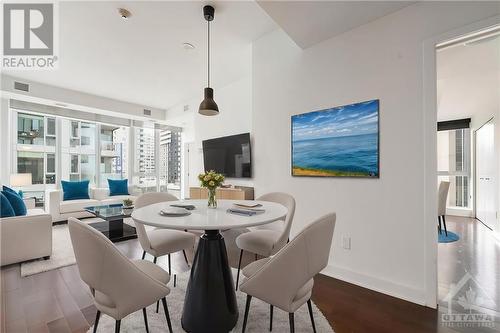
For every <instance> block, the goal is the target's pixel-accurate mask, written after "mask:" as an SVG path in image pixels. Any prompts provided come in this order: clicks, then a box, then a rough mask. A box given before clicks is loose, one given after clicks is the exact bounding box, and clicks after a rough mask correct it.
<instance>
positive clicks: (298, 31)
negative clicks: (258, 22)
mask: <svg viewBox="0 0 500 333" xmlns="http://www.w3.org/2000/svg"><path fill="white" fill-rule="evenodd" d="M258 3H259V5H260V6H261V7H262V8H263V9H264V10H265V11H266V12H267V13H268V14H269V16H271V17H272V18H273V20H274V21H276V23H278V24H279V25H280V27H281V28H282V29H283V30H284V31H285V32H286V33H287V34H288V35H289V36H290V38H292V39H293V40H294V41H295V43H297V45H299V46H300V47H302V48H304V49H305V48H307V47H310V46H312V45H315V44H317V43H320V42H322V41H324V40H327V39H329V38H332V37H334V36H337V35H339V34H341V33H343V32H346V31H348V30H351V29H353V28H356V27H358V26H361V25H363V24H366V23H369V22H371V21H373V20H376V19H378V18H380V17H382V16H385V15H388V14H391V13H393V12H395V11H398V10H400V9H401V8H404V7H406V6H409V5H411V4H413V3H414V1H290V2H287V1H258Z"/></svg>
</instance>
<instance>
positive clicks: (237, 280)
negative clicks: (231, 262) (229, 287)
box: [236, 250, 243, 290]
mask: <svg viewBox="0 0 500 333" xmlns="http://www.w3.org/2000/svg"><path fill="white" fill-rule="evenodd" d="M242 257H243V250H241V251H240V260H239V261H238V274H236V290H238V283H239V282H240V269H241V258H242Z"/></svg>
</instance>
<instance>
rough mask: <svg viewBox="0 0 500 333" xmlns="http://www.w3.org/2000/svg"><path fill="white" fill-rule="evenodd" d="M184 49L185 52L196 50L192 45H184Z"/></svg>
mask: <svg viewBox="0 0 500 333" xmlns="http://www.w3.org/2000/svg"><path fill="white" fill-rule="evenodd" d="M182 48H183V49H184V50H194V48H195V47H194V45H193V44H191V43H182Z"/></svg>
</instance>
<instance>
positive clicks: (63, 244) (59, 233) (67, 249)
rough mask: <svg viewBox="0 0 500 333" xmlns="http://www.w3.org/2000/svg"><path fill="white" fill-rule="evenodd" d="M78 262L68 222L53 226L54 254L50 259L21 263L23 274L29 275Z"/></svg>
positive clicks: (23, 275)
mask: <svg viewBox="0 0 500 333" xmlns="http://www.w3.org/2000/svg"><path fill="white" fill-rule="evenodd" d="M75 263H76V259H75V254H74V252H73V246H72V245H71V238H70V236H69V229H68V225H67V224H62V225H56V226H53V227H52V255H51V256H50V259H48V260H43V259H37V260H32V261H27V262H23V263H21V276H22V277H25V276H29V275H33V274H37V273H41V272H46V271H50V270H53V269H57V268H60V267H64V266H70V265H73V264H75Z"/></svg>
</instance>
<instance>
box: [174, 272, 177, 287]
mask: <svg viewBox="0 0 500 333" xmlns="http://www.w3.org/2000/svg"><path fill="white" fill-rule="evenodd" d="M176 285H177V274H174V288H175V286H176Z"/></svg>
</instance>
